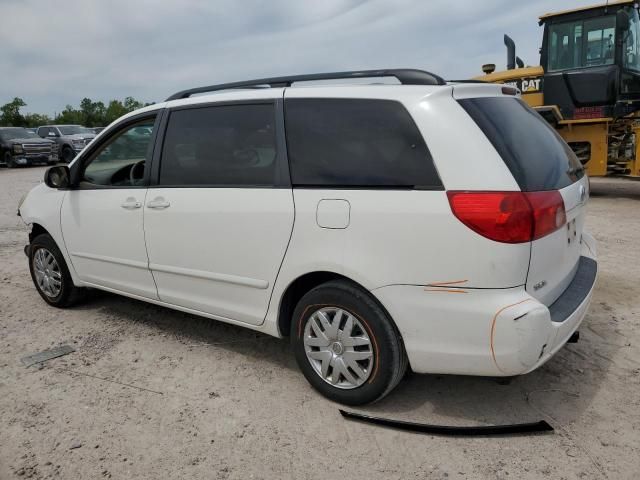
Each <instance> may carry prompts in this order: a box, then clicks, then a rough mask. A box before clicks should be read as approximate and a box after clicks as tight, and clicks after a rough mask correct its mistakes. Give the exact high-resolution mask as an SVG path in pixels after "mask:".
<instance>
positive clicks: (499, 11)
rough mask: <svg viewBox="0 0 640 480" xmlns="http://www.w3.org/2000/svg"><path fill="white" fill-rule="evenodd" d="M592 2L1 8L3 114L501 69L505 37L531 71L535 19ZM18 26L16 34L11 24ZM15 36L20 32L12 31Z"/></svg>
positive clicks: (2, 3)
mask: <svg viewBox="0 0 640 480" xmlns="http://www.w3.org/2000/svg"><path fill="white" fill-rule="evenodd" d="M593 3H597V0H596V1H594V0H560V1H559V0H526V1H522V0H518V1H513V0H455V1H454V0H264V1H261V0H235V1H233V0H231V1H227V0H56V1H45V0H0V19H2V24H3V27H2V28H0V105H2V104H4V103H6V102H8V101H10V100H12V99H13V97H16V96H18V97H21V98H22V99H24V100H25V102H26V103H27V107H26V108H24V109H23V110H22V111H23V113H27V112H28V113H46V114H49V115H51V114H54V113H55V112H60V111H61V110H62V109H64V107H65V106H66V105H67V104H71V105H74V106H77V105H78V104H79V103H80V100H82V98H84V97H89V98H91V99H93V100H102V101H104V102H105V103H106V102H107V101H108V100H110V99H114V98H118V99H122V98H124V97H125V96H133V97H135V98H137V99H139V100H142V101H145V102H158V101H162V100H164V99H165V98H166V97H168V96H169V95H170V94H172V93H174V92H175V91H178V90H182V89H185V88H191V87H196V86H200V85H210V84H215V83H223V82H228V81H239V80H246V79H251V78H262V77H268V76H279V75H293V74H304V73H317V72H327V71H341V70H362V69H378V68H419V69H424V70H429V71H432V72H434V73H437V74H439V75H441V76H443V77H444V78H446V79H462V78H470V77H472V76H475V75H480V74H482V71H481V65H482V64H484V63H495V64H497V66H498V69H503V68H504V66H505V63H506V49H505V47H504V45H503V43H502V35H503V34H504V33H508V34H509V35H510V36H511V37H512V38H513V39H514V40H515V42H516V46H517V54H518V56H520V57H521V58H522V59H523V60H524V61H525V63H526V64H527V65H538V63H539V53H538V49H539V47H540V43H541V39H542V29H541V28H540V27H539V26H538V22H537V20H538V16H539V15H541V14H543V13H546V12H550V11H558V10H564V9H567V8H574V7H576V6H584V5H591V4H593ZM12 26H13V27H12ZM14 27H15V28H14Z"/></svg>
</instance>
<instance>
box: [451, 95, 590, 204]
mask: <svg viewBox="0 0 640 480" xmlns="http://www.w3.org/2000/svg"><path fill="white" fill-rule="evenodd" d="M459 102H460V104H461V105H462V106H463V108H464V109H465V110H466V111H467V113H469V115H470V116H471V118H473V120H474V121H475V122H476V123H477V124H478V126H479V127H480V128H481V129H482V131H483V132H484V134H485V135H486V136H487V138H488V139H489V141H491V143H492V144H493V146H494V147H495V149H496V150H497V151H498V153H499V154H500V156H501V157H502V159H503V160H504V162H505V163H506V164H507V167H509V170H510V171H511V173H512V174H513V177H514V178H515V180H516V181H517V182H518V185H519V186H520V188H521V190H522V191H524V192H534V191H541V190H556V189H560V188H564V187H566V186H568V185H571V184H572V183H573V182H575V181H576V180H578V179H579V178H581V177H582V176H583V175H584V170H583V168H582V165H580V162H579V161H578V159H577V158H576V156H575V155H574V153H573V151H571V148H569V146H568V145H567V144H566V143H565V142H564V140H562V138H561V137H560V135H558V133H557V132H556V131H555V130H554V129H553V128H551V126H550V125H549V124H548V123H547V122H546V121H545V120H544V119H543V118H542V117H541V116H540V115H538V114H537V113H536V112H535V111H533V110H532V109H530V108H529V107H528V106H527V105H526V104H525V103H524V102H523V101H522V100H520V99H515V98H502V97H482V98H469V99H464V100H459Z"/></svg>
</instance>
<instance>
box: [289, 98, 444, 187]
mask: <svg viewBox="0 0 640 480" xmlns="http://www.w3.org/2000/svg"><path fill="white" fill-rule="evenodd" d="M285 121H286V129H287V147H288V152H289V162H290V165H291V181H292V183H293V185H294V186H309V187H338V188H347V187H354V188H357V187H364V188H366V187H369V188H376V187H378V188H424V189H438V190H442V189H443V187H442V183H441V182H440V178H439V177H438V174H437V172H436V170H435V167H434V165H433V160H432V158H431V155H430V154H429V150H428V149H427V146H426V144H425V142H424V140H423V138H422V135H421V134H420V132H419V131H418V128H417V127H416V125H415V123H414V122H413V119H412V118H411V116H410V115H409V113H408V112H407V110H406V109H405V108H404V107H403V106H402V105H401V104H400V103H398V102H394V101H389V100H361V99H326V98H313V99H290V100H286V101H285Z"/></svg>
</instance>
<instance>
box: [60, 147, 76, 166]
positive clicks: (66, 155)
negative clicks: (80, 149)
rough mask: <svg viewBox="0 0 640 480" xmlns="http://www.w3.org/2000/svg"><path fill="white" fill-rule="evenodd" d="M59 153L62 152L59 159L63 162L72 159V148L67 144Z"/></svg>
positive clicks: (68, 161)
mask: <svg viewBox="0 0 640 480" xmlns="http://www.w3.org/2000/svg"><path fill="white" fill-rule="evenodd" d="M61 153H62V157H61V159H62V161H63V162H64V163H70V162H71V160H73V157H74V156H75V155H74V153H73V148H71V147H69V146H66V147H64V148H63V149H62V152H61Z"/></svg>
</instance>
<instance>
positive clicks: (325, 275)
mask: <svg viewBox="0 0 640 480" xmlns="http://www.w3.org/2000/svg"><path fill="white" fill-rule="evenodd" d="M331 280H347V281H351V280H349V279H348V278H347V277H345V276H343V275H340V274H337V273H333V272H311V273H307V274H305V275H302V276H301V277H298V278H296V279H295V280H294V281H293V282H291V283H290V284H289V286H288V287H287V289H286V291H285V292H284V295H282V301H281V302H280V310H279V311H278V330H279V331H280V335H282V336H284V337H288V336H289V331H290V330H291V320H292V317H293V311H294V310H295V308H296V305H297V304H298V302H299V301H300V299H301V298H302V297H303V296H304V294H305V293H307V292H308V291H309V290H311V289H313V288H315V287H317V286H318V285H321V284H323V283H326V282H329V281H331Z"/></svg>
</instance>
